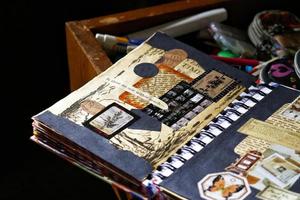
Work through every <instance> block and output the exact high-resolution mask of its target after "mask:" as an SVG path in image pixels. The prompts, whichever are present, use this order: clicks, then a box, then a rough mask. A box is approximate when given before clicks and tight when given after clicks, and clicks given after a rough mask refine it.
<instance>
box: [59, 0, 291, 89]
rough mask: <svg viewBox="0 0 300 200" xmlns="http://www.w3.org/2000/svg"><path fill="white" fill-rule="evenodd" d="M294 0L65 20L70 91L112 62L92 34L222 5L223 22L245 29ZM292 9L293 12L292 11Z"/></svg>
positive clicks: (186, 5) (194, 4)
mask: <svg viewBox="0 0 300 200" xmlns="http://www.w3.org/2000/svg"><path fill="white" fill-rule="evenodd" d="M294 2H296V1H291V2H289V4H287V3H285V2H284V1H276V0H273V1H261V0H253V1H242V0H185V1H174V2H171V3H166V4H161V5H158V6H153V7H147V8H142V9H137V10H132V11H127V12H122V13H117V14H112V15H107V16H100V17H95V18H92V19H84V20H80V21H70V22H67V23H66V26H65V27H66V37H67V53H68V63H69V78H70V86H71V90H75V89H77V88H79V87H81V86H82V85H83V84H85V83H86V82H88V81H89V80H91V79H92V78H93V77H94V76H96V75H97V74H99V73H101V72H103V71H104V70H105V69H107V68H108V67H109V66H111V65H112V61H111V60H110V58H109V57H108V55H107V54H106V52H105V51H104V50H103V48H102V47H101V45H100V44H99V42H98V41H97V40H96V39H95V33H97V32H99V33H107V34H112V35H118V36H122V35H125V34H128V33H131V32H135V31H139V30H142V29H145V28H149V27H152V26H155V25H159V24H163V23H165V22H168V21H171V20H174V19H178V18H181V17H184V16H189V15H192V14H196V13H200V12H202V11H205V10H209V9H212V8H220V7H224V8H226V10H227V12H228V20H226V23H227V24H230V25H234V26H236V27H241V28H245V29H246V28H247V27H248V25H249V24H250V22H251V20H252V19H253V17H254V15H255V14H256V13H257V12H259V11H262V10H266V9H282V10H290V11H291V12H293V10H295V11H296V8H297V6H293V5H290V4H295V5H296V3H294ZM295 11H294V13H296V12H295Z"/></svg>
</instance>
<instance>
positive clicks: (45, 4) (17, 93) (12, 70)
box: [0, 0, 162, 199]
mask: <svg viewBox="0 0 300 200" xmlns="http://www.w3.org/2000/svg"><path fill="white" fill-rule="evenodd" d="M161 2H162V1H159V0H152V1H146V0H130V1H125V0H114V1H101V0H99V1H90V0H85V1H61V2H55V1H26V0H25V1H15V0H11V1H9V2H6V3H5V5H4V6H3V5H2V6H0V9H1V10H0V11H1V12H0V14H1V25H0V31H1V38H2V39H1V40H2V42H1V45H0V46H1V50H2V51H1V52H2V53H1V58H2V59H1V60H2V62H1V73H0V74H1V79H0V80H1V105H2V106H1V108H2V109H1V110H2V114H3V116H2V126H1V131H0V132H1V140H0V141H1V159H0V160H1V172H0V174H1V175H0V199H20V198H23V199H27V198H29V199H91V198H97V199H115V196H114V193H113V192H112V189H111V188H110V186H109V185H108V184H106V183H104V182H102V181H101V180H99V179H97V178H95V177H93V176H92V175H90V174H88V173H86V172H85V171H83V170H81V169H79V168H77V167H75V166H72V165H71V164H69V163H68V162H66V161H64V160H62V159H61V158H59V157H57V156H56V155H54V154H52V153H50V152H48V151H46V150H44V149H43V148H41V147H40V146H38V145H36V144H35V143H33V142H31V141H30V140H29V137H30V136H31V135H32V127H31V122H32V121H31V116H33V115H35V114H37V113H38V112H40V111H42V110H43V109H45V108H47V107H49V106H51V105H52V104H54V103H55V102H56V101H58V100H60V99H61V98H63V97H64V96H66V95H67V94H68V93H69V80H68V67H67V54H66V44H65V30H64V24H65V22H67V21H73V20H82V19H88V18H91V17H96V16H101V15H107V14H111V13H116V12H121V11H125V10H129V9H134V8H140V7H145V6H151V5H155V4H159V3H161ZM104 195H105V196H108V198H104Z"/></svg>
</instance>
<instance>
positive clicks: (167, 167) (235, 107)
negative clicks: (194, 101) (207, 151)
mask: <svg viewBox="0 0 300 200" xmlns="http://www.w3.org/2000/svg"><path fill="white" fill-rule="evenodd" d="M276 85H277V84H275V83H270V84H258V85H255V86H250V87H249V88H248V89H247V90H246V91H245V92H243V93H242V94H240V96H239V97H238V98H236V99H235V100H234V101H233V102H232V103H231V104H230V105H229V106H228V107H226V108H225V109H224V110H223V111H222V112H221V113H220V114H219V115H218V116H216V117H215V118H214V119H213V120H212V121H211V122H210V123H209V124H208V125H207V126H206V127H204V128H203V129H202V130H201V131H200V132H199V133H198V134H196V135H195V136H194V137H193V138H192V139H191V140H190V141H189V142H188V143H186V144H185V145H184V146H183V147H182V148H181V149H180V150H178V151H177V152H176V154H175V155H173V156H171V157H170V158H169V159H168V160H167V161H166V162H164V163H162V164H161V165H160V166H159V167H157V169H156V170H155V171H153V172H152V174H151V176H149V177H148V179H146V180H145V182H146V183H149V182H151V183H154V184H159V183H160V182H161V181H163V179H165V178H166V177H168V176H170V175H171V174H172V173H173V172H174V171H175V170H176V169H178V168H179V167H181V166H182V165H184V163H185V162H186V161H188V160H189V159H191V158H192V157H193V156H194V155H195V154H196V153H197V152H199V151H201V150H202V149H203V148H205V147H206V146H207V145H208V144H209V143H210V142H212V141H213V140H214V139H215V138H216V137H217V136H218V135H220V134H221V133H222V132H223V131H224V130H225V129H227V128H228V127H229V126H230V125H231V124H232V123H234V122H235V121H237V120H238V119H239V118H240V117H241V116H242V115H243V114H245V113H246V112H247V111H248V110H249V109H251V107H253V106H254V105H255V104H257V103H259V101H261V100H262V99H263V98H264V97H265V96H266V95H268V94H269V93H270V92H271V91H272V90H273V88H274V87H276Z"/></svg>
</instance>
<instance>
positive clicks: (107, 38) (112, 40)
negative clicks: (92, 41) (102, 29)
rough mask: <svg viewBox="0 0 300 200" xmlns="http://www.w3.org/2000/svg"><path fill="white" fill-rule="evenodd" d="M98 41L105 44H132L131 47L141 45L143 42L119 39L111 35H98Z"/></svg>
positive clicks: (124, 38)
mask: <svg viewBox="0 0 300 200" xmlns="http://www.w3.org/2000/svg"><path fill="white" fill-rule="evenodd" d="M96 39H97V40H98V41H100V42H101V43H104V44H116V43H122V44H131V45H140V44H141V43H142V42H143V40H139V39H129V38H127V37H119V36H114V35H109V34H100V33H97V34H96Z"/></svg>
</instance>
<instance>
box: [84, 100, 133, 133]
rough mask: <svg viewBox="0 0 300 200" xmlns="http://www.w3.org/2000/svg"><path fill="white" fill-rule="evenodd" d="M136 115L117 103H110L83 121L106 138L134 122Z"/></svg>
mask: <svg viewBox="0 0 300 200" xmlns="http://www.w3.org/2000/svg"><path fill="white" fill-rule="evenodd" d="M137 119H138V116H137V115H135V114H134V113H132V112H130V111H129V110H127V109H126V108H124V107H122V106H120V105H119V104H117V103H112V104H110V105H109V106H107V107H106V108H105V109H103V110H101V111H100V112H99V113H97V114H96V115H94V116H93V117H91V118H90V119H89V120H87V121H86V122H84V123H83V125H84V126H86V127H88V128H89V129H91V130H93V131H95V132H97V133H99V134H100V135H102V136H104V137H106V138H112V137H113V136H114V135H115V134H117V133H119V132H121V131H122V130H124V129H125V128H126V127H128V126H129V125H131V124H132V123H134V122H135V121H136V120H137Z"/></svg>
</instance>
